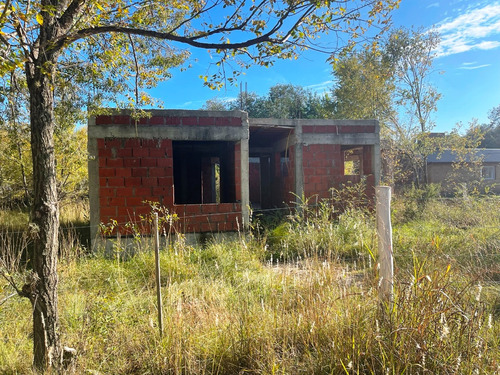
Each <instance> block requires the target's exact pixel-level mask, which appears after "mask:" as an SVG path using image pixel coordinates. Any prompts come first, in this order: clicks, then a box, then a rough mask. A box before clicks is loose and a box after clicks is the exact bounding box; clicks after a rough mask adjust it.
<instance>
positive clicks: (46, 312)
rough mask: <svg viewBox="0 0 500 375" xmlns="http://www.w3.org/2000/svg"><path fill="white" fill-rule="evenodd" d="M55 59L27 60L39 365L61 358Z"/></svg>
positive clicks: (30, 288) (32, 293) (32, 287)
mask: <svg viewBox="0 0 500 375" xmlns="http://www.w3.org/2000/svg"><path fill="white" fill-rule="evenodd" d="M42 56H43V55H42ZM53 62H54V61H50V60H48V61H47V60H45V59H43V61H41V59H38V60H37V61H36V62H34V63H31V64H27V70H28V74H27V76H28V81H27V82H28V88H29V91H30V121H31V148H32V158H33V191H34V198H33V206H32V212H31V215H32V217H31V232H32V236H33V239H34V254H33V260H32V262H33V274H32V277H31V280H30V282H29V283H28V284H27V285H25V288H24V289H25V291H26V292H28V293H29V298H30V301H31V303H32V305H33V343H34V347H33V354H34V358H33V365H34V367H35V369H37V370H39V371H44V370H45V369H47V368H50V367H56V368H57V367H59V363H60V359H61V345H60V340H59V316H58V312H57V303H58V299H57V283H58V278H57V252H58V230H59V210H58V200H57V188H56V187H57V184H56V162H55V155H54V136H53V133H54V111H53V108H54V94H53V88H54V84H53V78H52V77H54V73H55V72H54V69H53V66H54V64H52V63H53ZM42 67H43V69H42Z"/></svg>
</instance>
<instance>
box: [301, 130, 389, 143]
mask: <svg viewBox="0 0 500 375" xmlns="http://www.w3.org/2000/svg"><path fill="white" fill-rule="evenodd" d="M302 139H303V143H304V144H305V145H321V144H325V145H332V144H333V145H346V146H349V145H359V146H368V145H374V144H380V138H379V136H378V134H375V133H347V134H338V135H337V134H303V136H302Z"/></svg>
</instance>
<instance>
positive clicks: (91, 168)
mask: <svg viewBox="0 0 500 375" xmlns="http://www.w3.org/2000/svg"><path fill="white" fill-rule="evenodd" d="M93 127H95V117H94V116H92V117H90V118H89V120H88V129H89V139H88V143H87V151H88V155H89V156H88V173H89V203H90V207H91V210H90V241H91V248H92V250H95V249H96V246H98V244H99V241H98V233H99V223H100V221H101V205H100V202H99V158H98V156H99V151H98V149H97V138H96V137H92V136H91V135H90V134H91V133H92V132H91V131H90V129H91V128H93Z"/></svg>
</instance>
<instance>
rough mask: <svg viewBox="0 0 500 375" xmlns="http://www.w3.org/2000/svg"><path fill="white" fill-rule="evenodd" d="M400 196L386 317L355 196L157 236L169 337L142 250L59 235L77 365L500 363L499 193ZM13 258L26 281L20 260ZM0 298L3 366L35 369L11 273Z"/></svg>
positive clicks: (369, 231)
mask: <svg viewBox="0 0 500 375" xmlns="http://www.w3.org/2000/svg"><path fill="white" fill-rule="evenodd" d="M413 194H416V193H415V192H414V193H413ZM424 197H425V194H424ZM408 199H410V198H401V200H396V201H395V202H394V210H393V224H394V249H395V257H396V261H395V264H396V281H395V301H394V304H393V308H392V310H391V311H390V312H389V313H386V314H383V313H382V311H383V310H382V309H381V308H380V305H379V299H378V295H377V286H378V279H377V266H376V261H375V260H376V257H377V254H376V252H377V251H376V240H375V233H374V229H373V228H374V218H373V214H372V213H371V212H370V211H366V210H360V209H357V208H355V207H351V208H349V209H348V210H347V211H345V212H344V213H342V214H340V213H338V212H337V211H336V210H334V209H333V208H332V206H331V205H329V204H325V203H323V204H320V205H319V206H317V207H312V208H309V207H308V206H307V205H305V204H304V205H303V206H302V207H301V210H299V211H297V212H296V213H295V214H293V216H292V217H289V218H287V219H286V221H285V222H284V223H282V224H281V225H279V226H277V227H276V228H275V229H274V230H267V229H266V228H262V227H261V228H260V231H259V232H258V235H249V236H243V235H241V236H240V237H239V238H238V239H235V240H231V241H230V240H226V241H215V240H214V241H209V242H207V243H206V244H205V245H204V246H203V247H194V246H190V245H188V244H186V242H185V241H183V239H182V237H179V239H178V240H177V241H176V242H175V243H170V244H169V245H168V246H167V245H165V246H164V247H163V248H162V251H161V274H162V279H161V285H162V288H163V305H164V310H165V311H164V316H165V321H164V325H165V331H164V335H163V337H160V336H159V334H158V328H157V323H156V314H157V312H156V303H155V302H156V299H155V291H154V286H155V281H154V280H155V279H154V256H153V254H152V253H151V252H149V251H143V252H139V253H137V254H136V255H135V256H133V257H130V258H129V259H128V260H126V261H123V259H117V258H113V257H109V256H107V257H106V256H104V254H100V253H95V254H93V255H90V256H81V255H80V254H79V253H78V252H79V251H80V249H79V248H78V247H74V246H68V245H65V246H64V247H65V248H66V249H67V251H66V252H65V253H64V254H63V255H62V257H61V268H60V282H61V290H60V312H61V324H62V329H61V331H62V332H64V335H65V336H64V337H63V340H62V341H63V342H65V343H70V344H71V345H73V346H74V347H75V348H76V349H77V351H78V358H77V362H76V372H77V373H94V374H97V373H99V374H106V373H120V374H127V373H128V374H144V373H153V374H160V373H163V374H181V373H182V374H236V373H255V374H257V373H263V374H278V373H279V374H295V373H307V374H342V373H345V374H385V373H390V374H403V373H406V374H425V373H429V374H431V373H432V374H458V373H463V374H469V373H471V374H474V373H486V374H493V373H496V372H499V371H500V349H499V348H500V339H499V337H500V298H499V297H498V296H499V286H498V285H499V284H498V281H499V280H500V277H499V276H500V272H499V266H498V264H500V262H499V259H498V258H499V255H498V254H499V253H500V252H499V249H500V241H499V240H498V238H499V236H498V232H499V228H500V213H499V212H498V211H495V209H494V207H498V204H499V203H500V202H499V201H498V198H491V197H490V198H481V199H480V198H474V199H473V198H468V199H466V200H462V199H460V200H437V199H435V198H432V197H428V198H425V199H423V202H421V205H420V206H419V207H420V209H421V211H420V212H418V214H415V215H413V216H411V215H407V214H405V213H404V210H405V207H407V205H408V203H409V201H408ZM304 203H305V202H304ZM308 203H312V202H308ZM273 236H275V237H274V238H273ZM3 244H5V242H3ZM2 250H3V251H5V247H3V248H2ZM10 251H11V254H12V252H15V251H16V248H15V247H11V250H10ZM108 255H109V254H108ZM2 259H7V258H5V255H4V256H3V257H2ZM16 267H18V271H17V272H15V273H11V274H12V276H13V277H14V279H15V280H19V281H21V280H22V279H23V278H24V277H25V275H26V273H27V272H28V271H22V267H21V270H20V271H19V264H18V265H17V266H16ZM0 293H1V294H0V326H1V327H2V331H1V333H0V335H1V340H0V372H2V373H28V372H30V370H31V363H30V360H29V359H28V358H30V354H31V350H32V349H31V345H32V344H31V340H30V339H29V333H30V331H31V319H30V318H29V314H26V313H25V312H26V311H29V310H30V308H31V305H30V303H29V302H28V301H27V300H26V299H21V298H17V297H15V296H14V297H11V298H8V297H9V296H10V295H12V294H13V290H12V289H11V287H10V286H9V284H8V283H7V282H6V280H5V279H2V280H1V281H0Z"/></svg>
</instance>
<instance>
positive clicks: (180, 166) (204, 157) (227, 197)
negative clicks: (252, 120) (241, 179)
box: [172, 141, 236, 204]
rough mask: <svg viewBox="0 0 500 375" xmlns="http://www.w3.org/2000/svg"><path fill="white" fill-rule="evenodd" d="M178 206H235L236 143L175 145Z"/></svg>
mask: <svg viewBox="0 0 500 375" xmlns="http://www.w3.org/2000/svg"><path fill="white" fill-rule="evenodd" d="M172 146H173V163H174V196H175V204H208V203H232V202H234V201H235V197H236V183H235V167H234V166H235V155H234V152H235V151H234V142H219V141H174V142H172Z"/></svg>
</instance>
